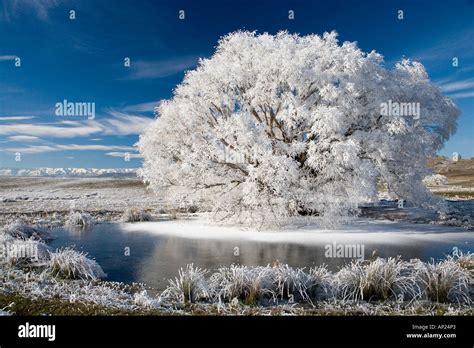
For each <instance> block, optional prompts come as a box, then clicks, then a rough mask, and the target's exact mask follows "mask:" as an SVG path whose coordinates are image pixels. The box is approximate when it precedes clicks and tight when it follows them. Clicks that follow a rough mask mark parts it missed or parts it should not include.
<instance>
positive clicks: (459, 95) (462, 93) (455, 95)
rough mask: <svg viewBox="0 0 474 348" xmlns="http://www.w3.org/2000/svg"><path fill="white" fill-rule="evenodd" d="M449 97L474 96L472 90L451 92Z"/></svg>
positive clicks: (462, 97) (463, 97)
mask: <svg viewBox="0 0 474 348" xmlns="http://www.w3.org/2000/svg"><path fill="white" fill-rule="evenodd" d="M449 97H450V98H454V99H465V98H474V91H468V92H459V93H455V94H451V95H449Z"/></svg>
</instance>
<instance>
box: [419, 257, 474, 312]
mask: <svg viewBox="0 0 474 348" xmlns="http://www.w3.org/2000/svg"><path fill="white" fill-rule="evenodd" d="M469 258H470V256H469ZM466 259H467V257H466V256H464V257H463V258H461V259H456V258H454V257H448V258H447V259H446V260H443V261H440V262H438V263H434V262H429V263H423V262H416V264H415V269H416V275H417V279H418V280H419V282H420V283H421V285H422V286H423V293H424V296H425V297H426V298H427V299H429V300H431V301H436V302H453V303H467V304H471V303H472V302H473V299H472V298H471V296H470V292H469V291H470V287H472V283H473V276H472V269H471V270H469V269H467V268H465V267H464V266H463V265H464V264H465V262H466ZM469 265H470V267H472V259H470V260H469ZM471 291H472V289H471Z"/></svg>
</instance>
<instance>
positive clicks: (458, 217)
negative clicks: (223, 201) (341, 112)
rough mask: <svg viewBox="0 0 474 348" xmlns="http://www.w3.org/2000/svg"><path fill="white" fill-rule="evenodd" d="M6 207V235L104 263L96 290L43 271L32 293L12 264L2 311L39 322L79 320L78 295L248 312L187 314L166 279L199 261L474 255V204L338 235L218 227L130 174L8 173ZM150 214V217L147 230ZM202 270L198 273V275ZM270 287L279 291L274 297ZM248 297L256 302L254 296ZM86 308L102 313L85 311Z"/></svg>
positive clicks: (2, 194) (208, 266) (123, 307)
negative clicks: (42, 235) (347, 252)
mask: <svg viewBox="0 0 474 348" xmlns="http://www.w3.org/2000/svg"><path fill="white" fill-rule="evenodd" d="M461 188H462V189H465V188H464V187H461ZM437 190H438V191H443V190H444V191H449V190H450V186H449V184H446V185H444V186H440V185H438V186H437ZM467 192H470V191H469V190H467ZM382 196H383V195H382ZM0 199H1V201H2V203H1V204H0V224H1V226H2V227H5V226H7V225H8V224H10V223H12V222H15V221H16V222H21V223H23V224H26V225H30V226H32V227H34V228H39V227H43V228H46V231H47V232H48V234H49V237H48V238H49V239H48V241H47V243H46V245H47V247H48V248H49V250H50V251H51V252H54V250H56V249H59V250H62V249H64V248H67V247H71V246H73V247H74V249H75V250H77V251H79V252H83V253H88V255H87V257H90V258H93V259H95V260H96V261H97V263H98V265H99V266H101V268H102V270H103V272H104V273H105V274H107V276H106V277H105V278H103V281H102V282H98V283H97V280H93V281H92V283H91V282H90V280H89V281H87V280H81V279H76V280H55V278H50V276H49V275H45V274H46V273H45V272H46V271H44V270H43V271H41V272H42V273H41V272H40V273H39V275H34V274H33V276H32V277H31V278H29V279H30V280H29V282H28V284H29V285H28V286H24V284H23V285H22V281H21V279H23V277H24V276H25V274H24V273H21V272H20V271H13V270H9V268H4V269H2V277H4V278H3V279H9V280H8V281H6V280H4V283H3V285H2V289H1V290H0V305H1V304H5V306H4V307H8V306H7V305H11V304H12V303H16V305H15V304H13V305H11V307H10V308H13V309H14V310H13V312H15V313H23V312H22V311H23V310H25V309H24V307H23V305H21V303H23V302H24V301H26V302H27V303H29V305H28V306H31V308H36V309H35V310H37V311H38V312H35V311H33V310H32V312H27V313H30V314H34V313H36V314H37V313H46V312H48V310H47V309H46V307H51V308H56V307H55V306H59V307H61V306H65V308H69V309H64V310H65V311H66V313H71V312H70V311H75V310H73V309H71V307H70V306H68V305H67V303H69V302H70V300H71V298H74V299H77V298H78V299H81V301H82V303H85V306H86V307H85V308H82V307H81V308H82V309H81V310H82V311H86V312H88V311H91V312H90V313H91V314H92V313H96V314H98V313H107V314H113V313H117V314H118V313H122V314H123V313H128V314H134V313H135V314H138V313H142V314H146V313H149V314H157V313H158V314H159V313H162V312H163V313H167V312H168V313H170V312H169V311H171V313H182V314H189V313H193V312H196V311H197V312H200V311H203V312H204V313H214V311H217V312H216V313H221V314H225V313H228V314H232V313H233V314H244V313H246V311H248V310H250V309H249V307H246V305H245V304H244V307H242V308H240V307H238V308H240V309H238V308H237V307H232V306H233V305H232V304H230V303H229V304H228V305H226V304H225V303H224V304H223V306H224V307H219V306H217V307H215V305H214V304H213V300H212V301H210V300H209V299H207V297H206V296H204V298H203V299H201V300H204V303H199V301H198V300H196V303H194V302H193V303H192V304H189V305H191V307H189V305H184V306H183V305H182V304H180V300H179V298H176V297H173V296H175V295H173V296H171V295H170V294H171V293H173V292H172V289H174V288H172V287H171V288H170V282H169V279H174V278H175V277H176V275H177V274H178V270H179V269H180V268H181V269H187V268H186V267H188V266H189V265H190V264H193V265H194V266H192V267H199V268H202V269H205V270H207V271H206V272H210V273H212V272H216V271H218V270H219V269H220V268H221V267H230V266H231V265H241V267H244V268H243V269H242V271H243V272H244V270H245V269H247V268H248V272H253V271H251V270H252V269H254V268H255V267H256V268H255V270H258V267H265V266H267V265H273V266H271V267H273V268H269V270H273V269H275V268H274V267H277V269H279V268H278V267H280V266H278V265H280V264H281V265H286V264H287V265H288V266H289V267H293V268H290V270H291V269H294V270H295V272H309V271H310V269H311V268H314V267H316V268H318V267H321V266H322V265H326V266H327V267H326V268H327V271H328V272H330V274H333V276H334V277H336V274H339V273H338V272H340V270H342V269H346V268H347V267H349V264H350V262H351V261H352V260H357V257H360V256H361V255H355V254H354V255H352V256H353V257H338V256H337V255H336V254H334V255H333V257H328V255H327V254H326V252H327V248H328V246H329V247H337V246H339V245H343V246H346V245H347V246H349V247H350V246H363V250H362V253H363V257H362V258H363V259H365V260H366V261H362V260H359V261H361V262H362V263H361V264H364V263H367V262H369V264H371V262H377V261H376V260H377V258H378V257H380V258H379V259H378V260H389V259H390V258H391V257H394V258H397V257H398V256H400V257H401V260H406V261H408V260H411V259H419V260H421V261H419V262H428V263H429V262H444V261H442V260H444V259H445V258H446V257H448V258H449V257H451V256H450V255H453V251H454V252H460V253H462V255H466V254H467V255H469V252H472V244H473V242H474V232H473V227H472V221H473V214H474V209H473V206H474V201H473V200H469V199H461V200H457V201H449V204H448V207H449V209H447V215H446V216H440V215H439V214H437V213H436V212H433V211H430V210H428V209H422V208H416V209H415V208H402V209H400V208H398V205H397V203H396V202H393V201H385V200H381V201H380V202H378V203H377V204H371V205H367V206H365V207H363V208H362V210H361V216H360V217H359V218H357V219H355V220H354V221H352V222H351V223H350V224H348V225H342V226H340V227H338V228H337V229H336V230H330V229H325V228H321V227H319V226H318V220H317V218H307V217H301V218H295V219H293V220H291V221H290V222H289V223H288V224H287V225H286V226H282V227H281V228H278V229H273V230H272V229H270V230H268V229H267V230H256V229H252V228H247V227H242V226H229V225H219V224H216V223H215V222H212V221H210V219H209V218H210V216H209V214H208V213H205V212H193V213H191V212H189V211H184V210H182V209H177V208H174V209H171V208H170V207H167V206H165V205H163V204H162V203H161V202H160V201H159V200H157V199H156V197H155V196H154V195H153V194H151V193H150V192H147V190H146V189H145V188H144V186H143V185H142V184H141V183H140V182H139V181H138V180H136V179H133V178H123V177H116V178H93V177H92V178H84V177H79V178H77V177H76V178H71V177H2V178H1V179H0ZM130 210H132V211H137V212H143V213H142V215H139V216H138V219H137V220H138V222H134V223H130V222H125V221H130V220H129V218H130V217H129V216H128V217H127V219H126V220H124V216H123V215H124V212H126V211H130ZM71 211H76V212H80V213H81V214H82V215H83V216H89V218H90V219H91V221H93V223H91V225H90V226H85V227H81V226H71V225H69V224H68V221H69V220H70V214H71ZM143 217H147V219H150V220H153V221H150V222H140V220H142V218H143ZM132 221H133V220H132ZM354 250H355V249H354ZM356 256H357V257H356ZM64 257H66V256H60V255H58V260H65V258H64ZM74 257H76V258H77V260H78V261H77V262H82V261H81V257H79V256H74ZM47 262H49V261H47ZM67 262H69V261H67ZM404 262H405V261H404ZM470 262H472V261H470ZM275 265H277V266H275ZM44 267H45V266H44V265H43V266H39V267H38V269H39V270H42V269H44ZM245 267H247V268H245ZM285 267H287V266H285ZM364 267H366V266H364ZM191 270H194V269H191ZM297 270H301V271H297ZM237 271H238V269H237ZM262 271H263V269H262ZM12 272H13V273H12ZM18 272H20V273H18ZM234 272H235V270H234ZM245 272H247V271H245ZM265 272H267V271H265ZM285 272H286V271H285ZM292 272H293V271H292ZM331 272H332V273H331ZM210 273H209V274H210ZM196 274H197V276H198V278H199V277H201V276H200V275H199V272H198V273H196ZM249 274H250V273H249ZM301 274H304V273H301ZM182 276H183V274H182ZM5 277H6V278H5ZM36 277H39V278H38V279H36ZM184 277H185V278H186V273H185V274H184ZM246 277H251V276H250V275H247V276H246ZM271 277H273V276H271ZM15 279H16V280H15ZM31 279H34V280H31ZM203 279H204V278H203ZM249 279H251V278H249ZM272 279H273V278H272ZM335 279H336V278H335ZM203 281H204V280H203ZM209 281H211V280H209ZM334 281H336V280H334ZM471 281H472V277H471ZM58 282H59V283H58ZM114 282H118V283H114ZM81 284H82V285H81ZM114 284H115V285H114ZM127 284H128V285H127ZM304 284H306V283H304ZM331 284H333V283H331ZM304 286H305V287H307V286H309V285H308V284H306V285H304ZM127 287H130V288H127ZM163 291H164V292H163ZM265 291H267V290H265ZM268 291H270V292H271V293H274V294H276V293H277V292H275V291H276V290H271V289H270V290H268ZM306 291H307V290H304V292H305V293H306ZM308 291H309V290H308ZM463 291H468V292H467V293H469V294H470V295H469V296H471V298H472V285H470V290H467V288H466V289H465V290H463ZM58 295H59V297H60V298H61V300H60V301H62V302H61V304H57V303H56V304H55V305H54V306H53V305H52V303H51V301H56V300H53V299H55V298H57V296H58ZM71 296H72V297H71ZM170 296H171V297H170ZM242 296H244V297H243V298H247V297H246V296H247V295H242ZM259 296H260V295H259ZM272 296H277V295H272ZM305 296H306V295H305ZM305 296H303V297H304V298H306V297H305ZM308 296H309V295H308ZM318 296H319V295H318ZM334 296H336V295H334ZM337 296H341V295H337ZM420 296H422V295H421V293H420ZM423 296H425V295H423ZM469 296H468V297H469ZM124 298H128V299H127V300H123V299H124ZM259 298H260V297H259ZM277 298H278V296H277ZM308 298H309V297H308ZM120 299H122V300H120ZM206 299H207V300H206ZM420 299H421V298H420ZM31 301H33V302H31ZM38 301H40V302H38ZM41 301H45V302H41ZM169 301H171V302H169ZM246 301H247V300H245V301H244V302H246ZM252 301H253V300H252ZM341 301H342V302H341ZM266 302H268V298H267V297H266V295H264V294H263V293H262V295H261V298H260V299H259V300H258V303H259V304H258V306H257V307H254V309H252V311H256V312H255V314H257V313H260V314H265V313H267V312H266V311H268V310H271V309H269V308H274V309H273V310H274V311H277V312H278V313H280V314H283V313H287V314H302V313H307V314H310V313H311V311H315V312H313V314H322V313H329V314H330V313H333V314H336V313H339V314H340V313H347V314H351V313H352V314H357V313H358V314H376V313H380V314H383V313H386V314H388V313H392V314H393V313H399V314H403V313H405V314H407V313H414V311H415V312H416V311H419V312H420V313H424V314H426V313H433V312H431V311H433V308H437V309H436V310H435V311H439V313H448V312H449V311H455V313H466V311H468V312H469V311H470V310H472V307H471V305H467V307H466V305H465V304H463V305H461V307H450V306H451V305H447V304H443V303H442V302H440V303H437V304H431V305H430V304H429V303H430V302H426V300H425V301H418V300H417V301H415V302H414V303H416V304H413V303H412V302H407V303H405V304H403V305H397V304H396V302H390V301H389V302H386V303H383V304H382V303H379V304H377V303H375V304H374V303H372V302H371V301H369V302H365V301H362V303H361V302H360V301H356V302H354V303H352V302H351V301H349V302H347V301H346V300H343V299H342V298H341V299H339V300H337V301H336V304H330V302H327V301H326V302H325V301H323V302H318V304H317V305H316V304H315V303H314V299H313V300H312V303H313V305H312V306H310V308H311V309H309V307H308V308H306V309H304V308H305V305H304V304H298V305H297V306H296V307H294V305H291V303H290V304H288V298H287V297H285V296H284V298H283V300H282V299H281V296H280V299H279V300H278V301H277V302H276V303H273V304H272V305H271V306H270V307H268V305H265V303H266ZM31 303H33V304H34V305H32V304H31ZM38 303H46V304H44V305H40V304H38ZM351 303H352V304H351ZM410 303H411V304H410ZM89 305H91V306H93V307H87V306H89ZM433 305H434V306H435V307H432V306H433ZM97 306H98V307H97ZM226 306H230V307H226ZM288 306H289V307H288ZM361 306H362V307H361ZM430 306H431V307H430ZM61 308H62V307H61ZM91 308H92V309H91ZM275 308H276V309H275ZM450 308H451V309H450ZM456 308H457V309H456ZM44 311H46V312H44ZM52 311H53V313H57V312H54V310H52ZM301 311H303V312H301Z"/></svg>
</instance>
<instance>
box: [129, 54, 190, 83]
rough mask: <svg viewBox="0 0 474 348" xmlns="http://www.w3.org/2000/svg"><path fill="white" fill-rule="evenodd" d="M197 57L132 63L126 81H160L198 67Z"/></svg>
mask: <svg viewBox="0 0 474 348" xmlns="http://www.w3.org/2000/svg"><path fill="white" fill-rule="evenodd" d="M198 59H199V58H198V57H197V56H185V57H178V58H174V59H167V60H159V61H144V60H140V61H136V62H134V61H132V63H131V66H130V68H129V69H130V73H129V74H128V75H127V76H126V77H125V78H124V80H142V79H159V78H163V77H167V76H171V75H174V74H177V73H179V72H183V71H184V70H187V69H190V68H192V67H194V66H196V65H197V62H198Z"/></svg>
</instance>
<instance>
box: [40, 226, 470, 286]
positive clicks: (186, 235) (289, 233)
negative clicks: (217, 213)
mask: <svg viewBox="0 0 474 348" xmlns="http://www.w3.org/2000/svg"><path fill="white" fill-rule="evenodd" d="M52 235H53V237H54V238H55V239H54V240H53V241H51V242H50V243H49V245H51V246H52V247H53V248H59V247H63V246H71V245H74V246H75V248H76V249H77V250H82V251H85V252H88V253H89V255H90V256H91V257H93V258H95V259H96V260H97V262H98V263H99V264H100V265H101V266H102V268H103V269H104V271H105V272H106V273H107V275H108V277H107V280H112V281H121V282H128V283H130V282H143V283H145V284H147V285H148V286H151V287H153V288H156V289H158V290H162V289H163V288H164V287H165V286H166V284H167V281H166V279H168V278H174V277H175V276H176V275H177V271H178V269H179V267H182V266H185V265H186V264H188V263H194V264H195V265H197V266H199V267H202V268H207V269H210V270H213V269H215V268H217V267H219V266H224V265H225V266H228V265H230V264H232V263H236V264H243V265H252V266H256V265H266V264H268V263H272V262H273V261H275V260H279V261H281V262H283V263H288V264H289V265H290V266H293V267H307V268H309V267H311V266H314V265H320V264H323V263H324V264H327V265H328V267H329V268H330V269H332V270H337V269H338V267H339V266H341V265H343V264H344V263H347V262H350V260H351V259H350V258H341V257H327V251H328V250H329V249H331V248H332V250H335V249H334V248H338V247H339V246H340V245H344V246H348V247H349V248H350V247H351V246H354V247H357V248H358V249H357V250H358V251H359V252H360V251H361V250H363V251H364V257H365V258H369V257H370V256H371V255H372V252H373V251H376V255H378V256H381V257H389V256H397V255H400V256H402V258H404V259H410V258H419V259H422V260H424V261H429V260H430V259H431V258H434V259H439V258H444V257H445V256H446V255H447V254H449V253H451V252H452V251H453V248H454V247H457V248H459V249H460V250H462V251H464V252H467V251H471V252H472V251H473V250H472V245H473V242H474V232H472V231H470V232H469V231H465V230H462V229H456V228H449V227H442V226H433V225H413V224H402V223H392V222H388V221H378V222H370V224H367V222H365V223H362V222H360V223H358V224H357V223H356V224H353V225H351V226H347V227H344V228H343V229H340V230H338V231H324V230H317V229H315V228H314V227H313V228H312V227H311V226H302V227H294V228H292V229H289V230H283V231H278V232H256V231H245V230H238V229H235V228H234V229H233V228H226V227H219V226H212V225H206V224H204V223H199V222H193V221H184V222H183V221H164V222H151V223H135V224H100V225H96V226H94V227H93V228H92V229H89V230H76V229H55V230H53V231H52ZM328 245H330V246H328ZM362 246H363V249H361V248H362ZM353 250H356V249H353ZM333 256H337V255H333Z"/></svg>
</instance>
